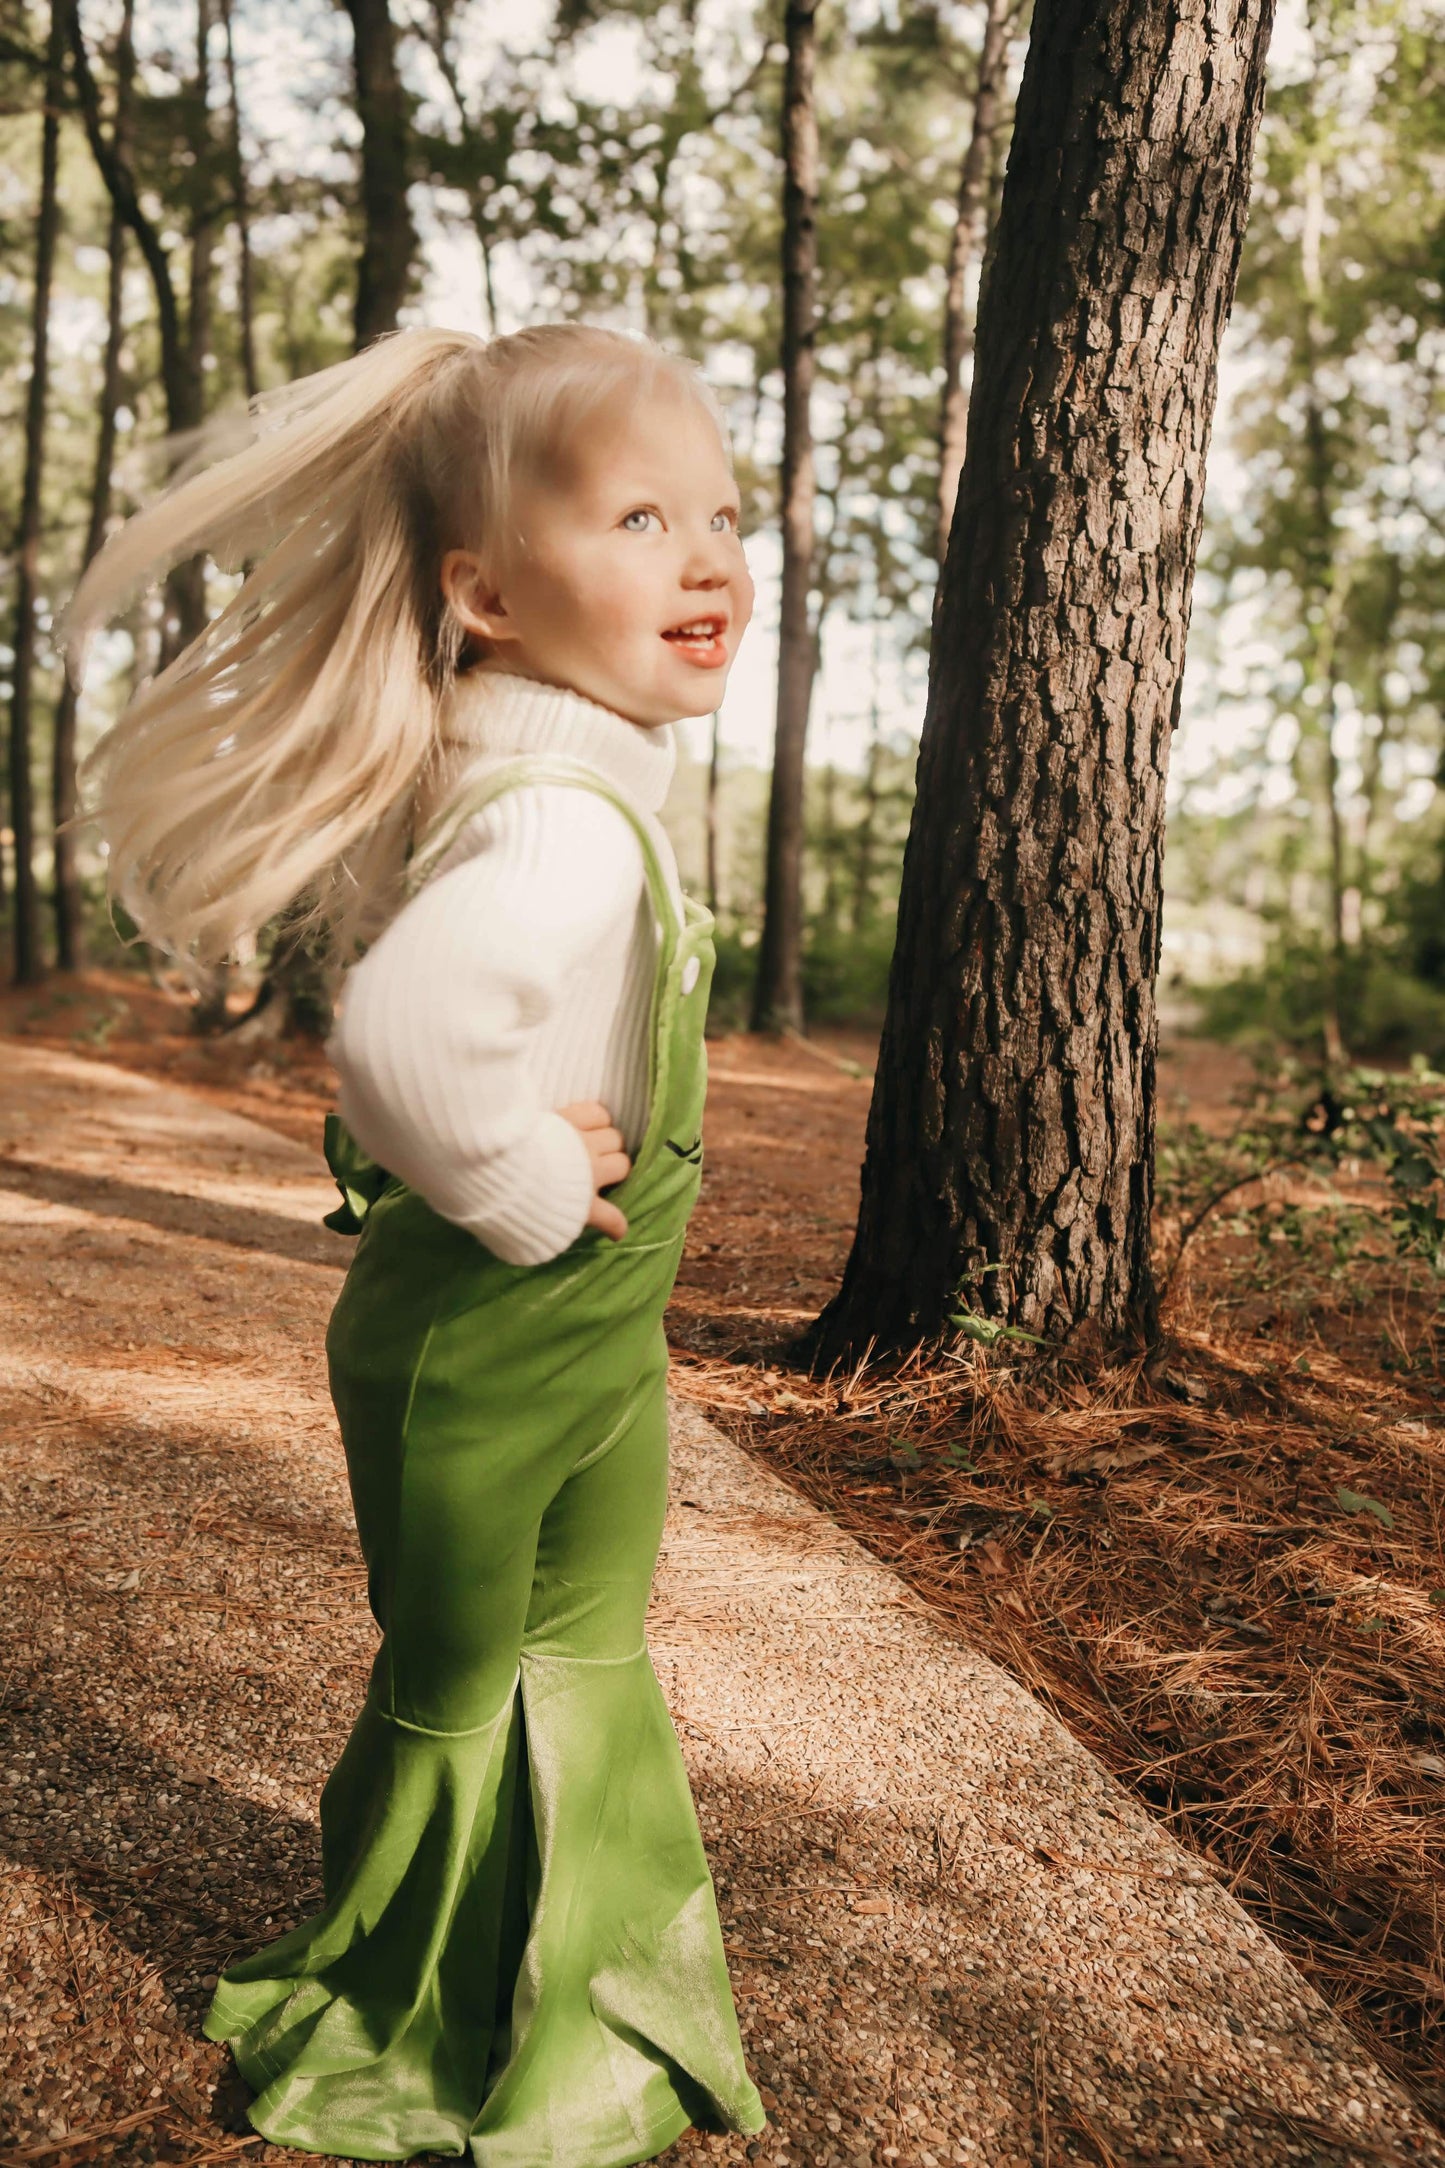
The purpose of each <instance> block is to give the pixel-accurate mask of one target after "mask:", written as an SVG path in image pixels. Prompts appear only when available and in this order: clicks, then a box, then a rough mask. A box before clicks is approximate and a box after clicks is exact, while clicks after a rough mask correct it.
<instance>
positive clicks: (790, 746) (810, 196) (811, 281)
mask: <svg viewBox="0 0 1445 2168" xmlns="http://www.w3.org/2000/svg"><path fill="white" fill-rule="evenodd" d="M816 8H817V0H789V4H788V8H787V14H786V34H787V47H788V63H787V74H786V79H785V83H784V89H783V356H782V360H783V466H782V527H783V587H782V600H781V605H780V612H779V632H778V708H777V723H776V728H775V733H774V742H773V778H772V788H771V792H770V795H769V800H768V839H767V864H766V873H765V879H764V895H763V931H762V939H761V941H760V942H759V944H758V976H757V984H756V986H755V988H754V993H753V1015H752V1025H753V1029H754V1031H801V1030H802V1028H803V969H802V965H803V763H804V753H805V748H806V744H807V735H808V707H809V703H810V701H811V699H812V693H813V671H814V665H815V661H816V654H817V649H816V643H815V641H814V637H813V630H812V626H811V624H810V622H809V616H808V594H809V588H810V586H811V576H812V563H813V507H814V500H815V496H816V483H815V479H814V463H813V425H812V397H813V363H814V337H815V329H816V319H817V286H818V235H817V202H818V116H817V112H816V110H815V108H814V103H813V75H814V63H815V51H816V34H815V26H814V16H815V13H816Z"/></svg>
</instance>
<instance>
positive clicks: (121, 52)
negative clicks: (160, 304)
mask: <svg viewBox="0 0 1445 2168" xmlns="http://www.w3.org/2000/svg"><path fill="white" fill-rule="evenodd" d="M134 22H135V5H134V0H126V4H125V8H124V12H123V14H122V16H121V25H120V35H119V37H118V39H117V41H116V51H115V112H114V115H113V117H112V120H111V141H112V143H113V144H115V145H116V146H117V148H118V149H119V150H120V152H121V153H122V154H123V155H124V154H125V152H126V150H127V147H128V143H129V134H130V107H131V89H132V85H133V83H134V80H135V39H134ZM107 255H108V258H109V274H108V278H107V282H106V315H105V354H104V358H103V360H102V362H101V369H100V418H99V422H98V425H97V428H96V435H95V467H94V470H93V472H92V475H91V484H90V516H89V519H88V520H87V523H86V530H85V544H84V547H83V550H82V552H81V559H80V569H81V571H82V572H83V571H84V570H85V568H86V566H87V565H88V564H89V563H90V561H91V559H92V557H94V556H95V555H96V553H97V552H98V550H99V549H100V545H101V543H102V542H103V541H104V540H105V529H106V522H107V520H108V519H109V518H110V500H111V471H112V469H113V468H114V466H115V434H116V410H117V409H118V407H119V405H120V375H121V368H120V357H121V347H122V344H123V342H124V338H125V318H124V313H123V308H122V303H123V300H124V289H125V221H124V219H123V218H122V217H121V215H120V212H119V210H118V209H117V207H116V205H115V204H114V203H112V204H111V207H110V233H109V238H108V242H107ZM77 700H78V696H77V692H76V688H75V685H74V683H73V682H72V680H71V677H70V673H69V672H68V671H67V672H66V674H65V678H64V681H63V683H62V685H61V688H60V698H59V700H58V701H57V703H56V707H55V725H54V731H53V737H52V762H51V777H50V789H51V804H52V809H53V813H54V819H55V891H54V902H55V960H56V962H57V963H58V964H59V966H60V968H61V970H62V971H74V970H75V968H76V965H77V964H78V963H79V961H80V936H81V899H80V880H79V875H78V873H77V871H76V863H75V834H74V831H73V830H72V829H71V828H70V826H69V823H70V822H71V821H72V820H74V818H75V813H76V788H75V719H76V707H77Z"/></svg>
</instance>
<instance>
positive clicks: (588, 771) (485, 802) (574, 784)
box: [406, 753, 677, 948]
mask: <svg viewBox="0 0 1445 2168" xmlns="http://www.w3.org/2000/svg"><path fill="white" fill-rule="evenodd" d="M535 783H562V784H566V785H568V786H570V787H571V788H572V789H574V790H590V791H591V792H592V793H593V794H594V795H595V796H596V797H598V798H607V799H610V801H611V802H612V804H613V805H615V806H616V808H617V810H618V812H619V813H621V814H622V815H623V816H624V818H625V819H626V820H627V821H628V822H630V824H631V826H632V830H633V833H634V834H635V835H636V837H637V840H638V842H639V843H640V845H641V846H642V862H643V865H644V867H645V868H646V872H647V886H648V892H649V894H650V895H651V897H652V908H653V911H654V913H655V914H656V917H657V920H658V924H659V925H660V926H661V927H662V929H663V942H664V946H665V947H669V948H670V947H671V940H670V939H669V935H671V936H673V937H674V938H675V936H676V932H677V910H676V907H675V905H674V903H673V900H672V893H671V891H670V889H669V888H668V885H667V876H666V874H665V873H664V872H663V870H662V861H661V860H660V858H659V857H658V855H657V846H656V844H655V843H654V842H653V840H652V837H651V836H650V835H649V833H648V830H647V823H646V822H645V821H644V820H643V819H642V816H641V815H640V814H639V813H638V811H637V809H636V807H635V806H632V805H630V804H629V803H628V801H627V799H626V798H624V797H623V795H622V793H621V791H620V790H616V789H615V788H614V787H613V785H612V784H611V783H609V782H608V781H607V779H606V778H605V777H604V776H600V775H599V774H598V773H597V771H596V769H595V768H589V767H587V766H585V765H584V763H583V762H582V761H580V760H568V759H567V758H565V756H563V755H562V754H559V753H549V754H542V753H524V754H522V755H521V756H520V757H519V758H518V759H516V760H509V761H508V762H507V763H506V765H505V766H504V767H499V768H494V769H493V770H492V772H491V773H490V775H483V776H478V777H477V779H476V781H475V782H473V783H470V784H467V785H466V786H464V788H463V789H462V790H461V791H459V792H458V794H457V796H456V797H455V798H453V799H452V801H451V803H450V804H449V805H447V806H445V807H444V808H443V810H442V812H441V813H440V814H439V815H438V817H437V819H436V820H434V821H433V822H432V823H431V825H430V827H429V828H428V829H427V830H426V832H425V834H424V835H422V836H421V838H420V839H419V840H418V843H417V845H416V848H415V850H414V851H413V852H412V856H411V861H410V863H409V865H408V867H407V879H406V888H407V894H408V895H409V896H412V895H415V893H416V891H417V890H418V889H419V888H420V887H421V886H422V885H423V883H424V882H425V881H427V880H428V879H429V877H430V876H431V874H433V873H434V872H435V871H436V868H437V867H438V865H440V863H441V861H442V859H443V858H445V856H446V854H447V852H448V851H449V850H450V849H451V847H452V845H453V844H454V843H455V842H456V840H457V837H458V836H459V835H460V834H461V832H462V830H463V828H465V826H466V824H467V822H468V821H469V820H471V819H472V818H473V817H474V816H475V815H476V814H478V813H480V812H481V811H482V810H483V808H484V807H486V806H489V805H490V804H491V803H492V801H493V800H494V799H496V798H500V797H502V796H503V794H504V793H505V792H507V791H509V790H522V789H525V788H526V787H527V786H528V785H529V784H535Z"/></svg>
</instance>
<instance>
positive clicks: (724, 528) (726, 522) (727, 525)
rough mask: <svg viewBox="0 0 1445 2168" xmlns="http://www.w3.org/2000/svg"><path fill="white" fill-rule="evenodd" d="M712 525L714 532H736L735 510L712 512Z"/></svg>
mask: <svg viewBox="0 0 1445 2168" xmlns="http://www.w3.org/2000/svg"><path fill="white" fill-rule="evenodd" d="M719 520H721V521H722V525H721V527H719V525H718V521H719ZM712 525H713V533H714V534H736V533H737V526H738V515H737V513H736V512H714V513H713V516H712Z"/></svg>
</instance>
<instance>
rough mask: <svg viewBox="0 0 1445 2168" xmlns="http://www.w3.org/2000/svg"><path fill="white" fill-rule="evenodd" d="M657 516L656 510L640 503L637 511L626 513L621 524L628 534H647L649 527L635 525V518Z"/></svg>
mask: <svg viewBox="0 0 1445 2168" xmlns="http://www.w3.org/2000/svg"><path fill="white" fill-rule="evenodd" d="M656 518H657V514H656V513H655V512H654V511H651V510H650V509H649V508H647V507H646V506H644V505H639V506H638V507H637V509H636V510H635V511H633V512H627V513H624V515H623V517H622V519H621V521H620V523H619V524H620V525H621V526H622V527H623V528H624V529H625V530H626V532H627V533H628V534H646V532H647V528H646V527H645V526H642V527H634V526H633V524H632V522H633V521H634V520H635V519H640V520H649V519H656Z"/></svg>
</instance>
